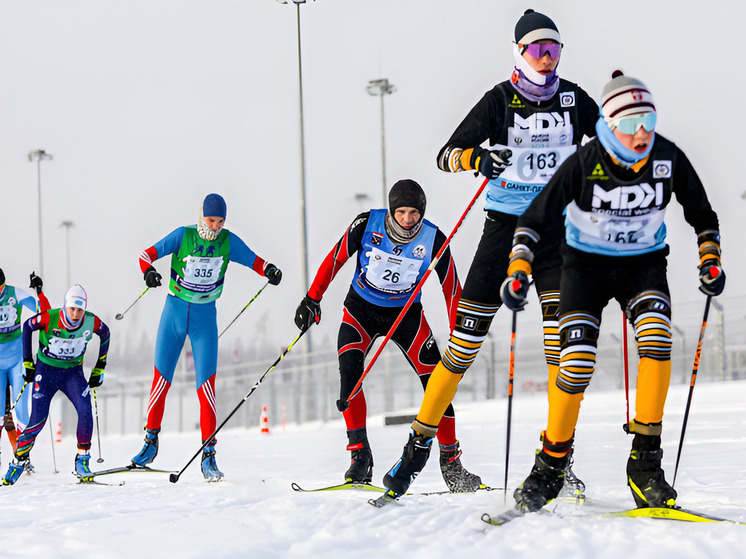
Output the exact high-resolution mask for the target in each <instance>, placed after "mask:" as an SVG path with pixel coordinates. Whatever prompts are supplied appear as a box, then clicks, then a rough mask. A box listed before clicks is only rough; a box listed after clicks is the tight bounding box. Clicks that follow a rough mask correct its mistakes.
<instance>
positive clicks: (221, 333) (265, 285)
mask: <svg viewBox="0 0 746 559" xmlns="http://www.w3.org/2000/svg"><path fill="white" fill-rule="evenodd" d="M268 285H269V282H267V283H265V284H264V285H263V286H262V288H261V289H260V290H259V291H257V292H256V295H254V296H253V297H252V298H251V301H249V302H248V303H246V306H245V307H244V308H242V309H241V312H239V313H238V314H237V315H236V318H234V319H233V320H231V322H230V324H228V326H226V327H225V328H223V331H222V332H220V335H219V336H218V339H220V336H222V335H223V334H225V331H226V330H227V329H228V328H230V327H231V326H232V325H233V323H234V322H236V320H238V317H239V316H241V315H242V314H243V312H244V311H245V310H246V309H248V308H249V305H251V303H253V302H254V299H256V298H257V297H259V294H260V293H261V292H262V291H264V288H265V287H267V286H268Z"/></svg>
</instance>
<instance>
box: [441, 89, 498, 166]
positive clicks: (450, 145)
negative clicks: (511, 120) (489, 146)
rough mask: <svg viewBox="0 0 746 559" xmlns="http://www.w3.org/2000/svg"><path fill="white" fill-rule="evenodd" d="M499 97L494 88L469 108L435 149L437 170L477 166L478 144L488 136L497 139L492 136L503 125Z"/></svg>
mask: <svg viewBox="0 0 746 559" xmlns="http://www.w3.org/2000/svg"><path fill="white" fill-rule="evenodd" d="M498 99H499V95H498V94H497V93H496V90H495V89H493V90H492V91H489V92H487V93H486V94H485V95H484V96H483V97H482V99H480V100H479V102H478V103H477V104H476V105H475V106H474V108H472V109H471V111H469V114H467V115H466V117H465V118H464V120H463V121H462V122H461V124H459V126H458V128H456V130H455V132H454V133H453V134H452V135H451V137H450V138H449V139H448V141H447V142H446V144H445V145H444V146H443V147H442V148H441V149H440V151H439V152H438V158H437V163H438V168H439V169H440V170H442V171H446V172H451V173H456V172H458V171H468V170H475V169H476V170H478V162H477V156H478V153H477V152H478V151H479V149H480V148H479V146H481V145H482V143H483V142H484V141H485V140H488V139H492V140H495V141H496V140H497V138H491V136H492V135H493V134H494V133H495V131H497V130H502V127H503V116H502V115H503V113H502V111H501V110H500V108H499V107H498ZM493 143H494V142H493ZM475 148H476V149H475Z"/></svg>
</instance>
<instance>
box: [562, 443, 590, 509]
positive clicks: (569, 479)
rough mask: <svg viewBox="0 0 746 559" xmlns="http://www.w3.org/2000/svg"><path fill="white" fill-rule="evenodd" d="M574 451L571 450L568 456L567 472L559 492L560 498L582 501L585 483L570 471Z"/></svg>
mask: <svg viewBox="0 0 746 559" xmlns="http://www.w3.org/2000/svg"><path fill="white" fill-rule="evenodd" d="M574 451H575V449H574V448H572V449H570V452H569V454H568V457H569V463H568V464H567V470H566V471H565V483H564V485H563V486H562V491H560V496H562V497H574V498H576V499H578V500H580V501H582V500H584V499H585V483H583V480H581V479H580V478H579V477H578V476H576V475H575V472H573V471H572V465H573V463H574V459H573V453H574Z"/></svg>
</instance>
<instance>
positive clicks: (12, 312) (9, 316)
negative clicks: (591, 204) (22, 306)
mask: <svg viewBox="0 0 746 559" xmlns="http://www.w3.org/2000/svg"><path fill="white" fill-rule="evenodd" d="M17 318H18V310H17V309H16V308H15V307H14V306H12V305H3V306H0V332H7V331H8V330H10V329H12V328H13V327H14V326H15V325H16V319H17Z"/></svg>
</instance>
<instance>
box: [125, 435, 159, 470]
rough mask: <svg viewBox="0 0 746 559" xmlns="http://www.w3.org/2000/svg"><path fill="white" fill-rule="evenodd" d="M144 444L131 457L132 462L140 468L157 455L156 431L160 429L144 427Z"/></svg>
mask: <svg viewBox="0 0 746 559" xmlns="http://www.w3.org/2000/svg"><path fill="white" fill-rule="evenodd" d="M145 431H146V433H145V444H144V445H143V447H142V450H141V451H140V453H139V454H137V455H136V456H135V457H134V458H133V459H132V463H133V464H134V465H135V466H140V467H141V468H142V467H144V466H147V465H148V464H150V463H151V462H152V461H153V460H155V457H156V456H158V433H160V431H161V430H160V429H148V428H146V429H145Z"/></svg>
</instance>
